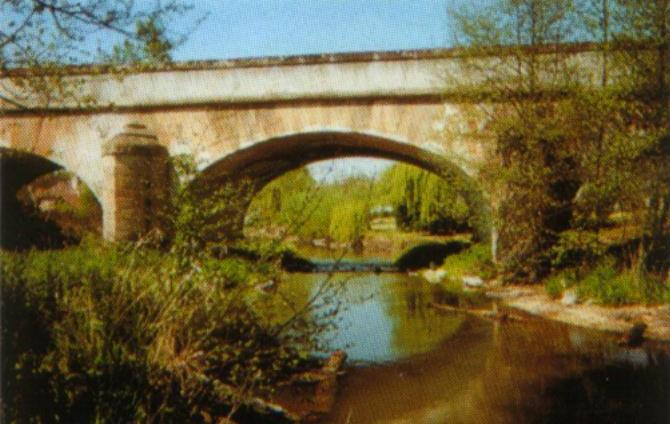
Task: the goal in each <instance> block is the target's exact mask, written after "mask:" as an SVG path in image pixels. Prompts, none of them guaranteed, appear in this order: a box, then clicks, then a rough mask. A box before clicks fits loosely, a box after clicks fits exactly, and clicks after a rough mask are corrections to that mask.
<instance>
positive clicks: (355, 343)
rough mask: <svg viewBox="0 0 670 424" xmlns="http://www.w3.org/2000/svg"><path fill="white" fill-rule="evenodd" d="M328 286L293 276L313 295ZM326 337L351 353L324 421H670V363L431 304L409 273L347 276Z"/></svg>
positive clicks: (604, 341)
mask: <svg viewBox="0 0 670 424" xmlns="http://www.w3.org/2000/svg"><path fill="white" fill-rule="evenodd" d="M324 278H325V276H324V275H320V274H293V275H290V276H289V277H287V279H288V284H287V287H288V288H289V289H290V288H291V286H293V287H294V288H295V289H296V290H297V289H300V290H308V291H309V290H311V291H314V290H316V289H317V287H318V286H319V284H320V282H321V281H323V279H324ZM335 279H336V280H340V281H344V282H343V283H342V285H341V287H342V290H341V291H340V292H339V293H337V294H336V297H337V298H338V299H339V300H340V301H341V302H342V305H343V306H344V307H343V308H341V310H340V312H339V313H338V317H339V320H340V322H339V324H338V328H337V329H336V330H333V331H331V332H329V333H328V334H326V335H324V341H325V342H326V343H327V344H328V345H329V346H330V347H331V348H332V349H336V348H343V349H345V350H346V351H347V352H348V354H349V364H350V366H349V368H348V370H347V374H346V375H345V376H344V377H343V378H342V379H341V380H340V387H339V391H338V394H337V397H336V401H335V405H334V407H333V410H332V411H331V413H330V414H329V415H328V416H326V417H324V418H323V420H322V422H323V423H361V424H365V423H526V422H527V423H536V422H543V423H554V422H555V423H564V422H570V423H572V422H583V423H592V422H593V423H600V422H608V423H618V422H621V423H628V422H631V423H670V356H669V355H668V354H667V353H666V351H667V349H666V347H665V346H663V345H657V346H651V345H645V346H643V347H641V348H623V347H620V346H618V345H617V344H616V339H615V338H614V337H612V336H609V335H605V334H602V333H597V332H593V331H589V330H584V329H579V328H574V327H569V326H565V325H561V324H555V323H551V322H547V321H543V320H537V319H531V318H529V319H527V320H525V321H524V322H513V323H498V322H490V321H484V320H481V319H479V318H475V317H470V316H465V315H462V314H458V313H444V312H438V311H435V310H433V309H432V308H430V306H429V302H431V301H432V300H433V298H434V296H436V294H437V293H438V292H437V291H436V290H435V288H434V287H431V286H430V285H428V284H426V283H424V282H422V281H421V280H419V279H417V278H415V277H408V276H406V275H402V274H377V275H376V274H341V275H336V276H335Z"/></svg>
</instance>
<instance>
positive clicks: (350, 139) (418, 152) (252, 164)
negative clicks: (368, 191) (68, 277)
mask: <svg viewBox="0 0 670 424" xmlns="http://www.w3.org/2000/svg"><path fill="white" fill-rule="evenodd" d="M351 156H368V157H376V158H381V159H390V160H395V161H399V162H405V163H409V164H412V165H415V166H418V167H420V168H423V169H426V170H428V171H430V172H433V173H435V174H437V175H440V176H441V177H443V178H445V179H446V180H447V181H449V182H450V183H452V184H456V185H457V188H458V190H459V192H460V193H461V194H462V195H463V197H464V199H465V201H466V202H467V203H468V205H469V206H470V208H471V210H472V211H473V212H474V213H475V219H474V223H473V224H474V225H473V226H474V227H475V230H476V233H477V234H476V235H477V237H478V238H479V239H480V240H488V238H489V237H490V210H489V205H488V203H487V201H486V199H485V196H484V194H483V192H482V190H481V189H480V187H479V184H478V183H477V181H475V180H474V179H473V178H472V177H470V176H468V175H467V174H466V173H465V172H464V171H463V170H462V169H461V168H459V167H458V166H456V165H455V164H453V163H452V162H450V161H449V160H448V159H447V158H445V157H444V156H442V155H440V154H437V153H433V152H430V151H428V150H425V149H422V148H420V147H417V146H415V145H412V144H408V143H403V142H398V141H394V140H391V139H389V138H386V137H381V136H377V135H370V134H364V133H359V132H336V131H319V132H307V133H298V134H291V135H285V136H279V137H274V138H270V139H268V140H265V141H262V142H259V143H256V144H254V145H252V146H250V147H247V148H244V149H240V150H238V151H236V152H235V153H232V154H230V155H228V156H226V157H224V158H223V159H221V160H219V161H217V162H215V163H214V164H212V165H211V166H209V167H208V168H206V169H205V170H203V172H202V175H201V178H200V181H202V182H203V183H204V184H206V185H212V184H218V183H221V182H228V181H236V180H238V181H239V180H242V179H248V180H250V181H252V182H253V190H254V192H257V191H259V190H260V189H261V188H262V187H264V186H265V185H266V184H267V183H269V182H270V181H272V180H273V179H275V178H277V177H279V176H280V175H283V174H285V173H286V172H288V171H291V170H293V169H296V168H299V167H301V166H304V165H306V164H308V163H311V162H316V161H319V160H326V159H334V158H339V157H351ZM242 219H243V217H242ZM240 228H241V227H240Z"/></svg>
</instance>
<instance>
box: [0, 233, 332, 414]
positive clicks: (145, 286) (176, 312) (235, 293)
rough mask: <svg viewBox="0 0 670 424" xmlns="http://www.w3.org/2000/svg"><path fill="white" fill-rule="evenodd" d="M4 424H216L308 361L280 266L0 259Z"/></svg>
mask: <svg viewBox="0 0 670 424" xmlns="http://www.w3.org/2000/svg"><path fill="white" fill-rule="evenodd" d="M0 260H1V266H2V268H1V275H2V277H3V278H2V286H1V291H2V292H1V294H2V341H3V343H2V367H3V368H2V375H3V379H2V389H3V390H2V392H3V399H2V401H3V405H2V406H3V413H4V419H6V420H7V422H14V421H16V422H28V421H31V422H32V421H35V422H54V421H58V422H131V421H132V422H137V421H141V422H147V421H160V422H163V421H166V422H218V420H219V419H221V418H223V417H226V416H229V415H230V414H233V413H235V412H236V411H241V410H243V409H246V408H247V407H248V406H249V405H251V404H253V402H252V399H254V398H256V397H259V396H260V397H263V396H265V395H267V394H269V393H270V392H271V391H272V390H273V388H274V387H276V386H277V385H278V384H280V383H281V382H282V381H284V380H286V379H287V378H288V377H289V376H290V375H291V374H292V373H294V372H295V371H297V370H300V369H303V368H304V367H305V366H306V365H307V364H308V352H310V351H311V350H313V349H315V348H317V346H316V342H315V335H316V334H317V333H318V331H319V328H320V327H319V324H318V323H317V322H315V321H313V320H312V319H311V318H309V316H308V315H310V314H308V313H306V312H309V311H308V310H306V309H305V310H303V311H301V313H296V312H294V311H295V309H292V308H291V305H287V304H285V301H284V300H282V299H279V298H278V297H276V296H272V295H270V294H268V293H265V292H264V291H262V290H258V289H257V288H256V286H257V285H259V284H260V283H263V282H264V281H267V280H268V279H272V278H275V275H273V269H274V268H273V267H272V266H270V265H268V264H256V263H252V262H249V261H245V260H241V259H230V258H229V259H225V260H217V259H213V258H207V257H200V258H193V259H192V260H190V261H189V263H188V264H187V265H185V264H184V260H183V258H181V257H178V256H176V255H170V254H165V253H162V252H156V251H151V250H147V249H135V248H133V247H126V248H120V247H110V246H104V245H98V244H92V243H88V244H86V245H84V246H82V247H77V248H71V249H67V250H63V251H54V252H31V253H27V254H9V253H2V254H0Z"/></svg>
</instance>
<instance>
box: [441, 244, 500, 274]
mask: <svg viewBox="0 0 670 424" xmlns="http://www.w3.org/2000/svg"><path fill="white" fill-rule="evenodd" d="M442 268H444V269H446V270H447V272H448V273H449V276H451V277H452V278H460V277H462V276H464V275H478V276H480V277H482V278H484V279H489V278H493V277H494V276H495V274H496V269H495V265H494V264H493V259H492V257H491V248H490V247H489V246H488V245H486V244H475V245H473V246H471V247H469V248H468V249H465V250H464V251H462V252H460V253H457V254H455V255H451V256H447V258H446V259H445V260H444V263H443V264H442Z"/></svg>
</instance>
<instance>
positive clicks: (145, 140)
mask: <svg viewBox="0 0 670 424" xmlns="http://www.w3.org/2000/svg"><path fill="white" fill-rule="evenodd" d="M103 155H104V156H103V161H102V165H103V170H104V172H105V184H104V188H103V191H102V204H103V205H104V207H103V236H104V238H105V239H107V240H113V241H116V240H138V239H140V238H142V237H144V236H147V235H149V234H150V233H151V232H153V231H161V230H164V228H162V222H161V212H163V208H164V206H165V204H166V201H167V194H168V192H167V190H168V188H169V186H168V183H169V171H168V162H167V159H168V155H167V150H166V149H165V148H164V147H163V146H161V145H159V144H158V143H157V141H156V138H155V136H154V135H153V134H151V133H149V132H148V131H147V130H146V128H144V127H142V126H141V125H138V124H130V125H128V126H127V127H126V128H125V129H124V131H123V132H122V133H121V134H119V135H117V136H115V137H114V138H113V139H112V140H110V142H109V143H107V144H106V145H105V147H104V149H103Z"/></svg>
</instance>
